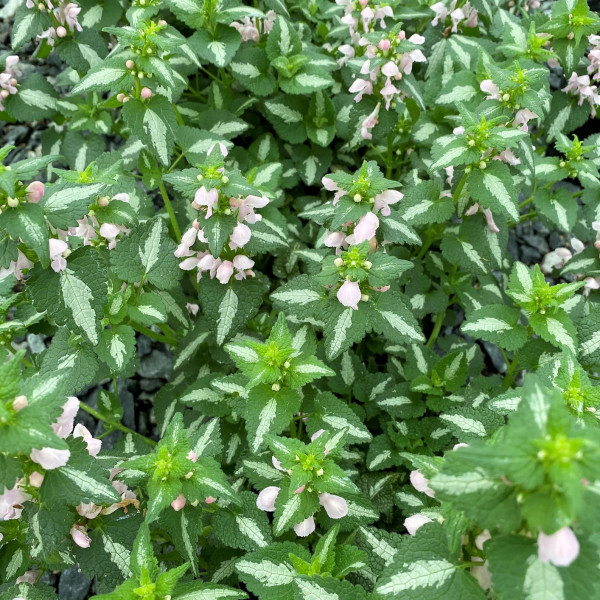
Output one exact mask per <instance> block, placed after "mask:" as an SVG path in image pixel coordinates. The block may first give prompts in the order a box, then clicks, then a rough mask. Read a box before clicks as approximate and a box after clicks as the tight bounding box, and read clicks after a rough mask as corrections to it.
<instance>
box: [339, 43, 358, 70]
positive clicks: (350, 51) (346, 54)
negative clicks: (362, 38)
mask: <svg viewBox="0 0 600 600" xmlns="http://www.w3.org/2000/svg"><path fill="white" fill-rule="evenodd" d="M338 51H339V52H341V53H342V54H343V56H342V58H338V61H337V62H338V65H339V66H340V67H343V66H345V65H347V64H348V61H349V60H350V59H351V58H354V55H355V50H354V46H351V45H350V44H342V45H341V46H340V47H339V48H338Z"/></svg>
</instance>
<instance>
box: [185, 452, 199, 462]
mask: <svg viewBox="0 0 600 600" xmlns="http://www.w3.org/2000/svg"><path fill="white" fill-rule="evenodd" d="M187 459H188V460H191V461H192V462H193V463H195V462H196V461H197V460H198V455H197V454H196V453H195V452H194V451H193V450H190V451H189V452H188V454H187Z"/></svg>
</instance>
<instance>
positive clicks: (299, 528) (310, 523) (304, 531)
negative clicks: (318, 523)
mask: <svg viewBox="0 0 600 600" xmlns="http://www.w3.org/2000/svg"><path fill="white" fill-rule="evenodd" d="M314 530H315V519H314V517H312V516H311V517H308V519H304V521H302V523H298V525H294V531H295V532H296V535H297V536H298V537H306V536H308V535H310V534H311V533H312V532H313V531H314Z"/></svg>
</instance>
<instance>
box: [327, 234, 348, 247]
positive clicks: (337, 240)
mask: <svg viewBox="0 0 600 600" xmlns="http://www.w3.org/2000/svg"><path fill="white" fill-rule="evenodd" d="M345 239H346V236H345V234H343V233H342V232H341V231H331V232H329V233H328V234H327V235H326V236H325V239H324V240H323V244H324V245H325V246H327V247H328V248H341V247H342V245H343V244H344V240H345Z"/></svg>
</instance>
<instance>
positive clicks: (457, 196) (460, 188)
mask: <svg viewBox="0 0 600 600" xmlns="http://www.w3.org/2000/svg"><path fill="white" fill-rule="evenodd" d="M468 175H469V174H468V173H463V176H462V177H461V178H460V181H459V182H458V185H457V186H456V189H455V190H454V194H452V202H453V203H454V204H456V203H457V202H458V200H459V199H460V195H461V193H462V191H463V188H464V187H465V183H467V177H468Z"/></svg>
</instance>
